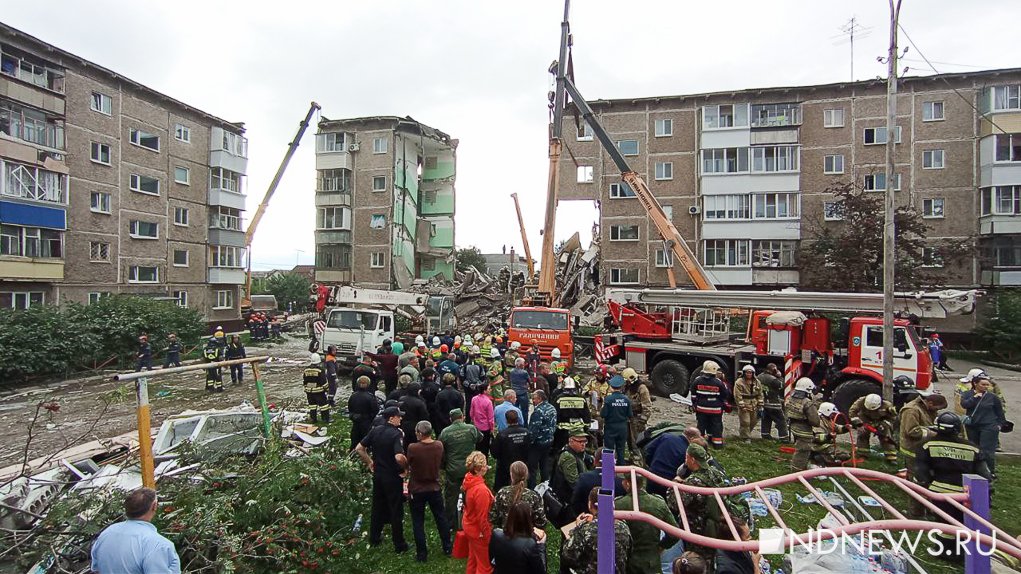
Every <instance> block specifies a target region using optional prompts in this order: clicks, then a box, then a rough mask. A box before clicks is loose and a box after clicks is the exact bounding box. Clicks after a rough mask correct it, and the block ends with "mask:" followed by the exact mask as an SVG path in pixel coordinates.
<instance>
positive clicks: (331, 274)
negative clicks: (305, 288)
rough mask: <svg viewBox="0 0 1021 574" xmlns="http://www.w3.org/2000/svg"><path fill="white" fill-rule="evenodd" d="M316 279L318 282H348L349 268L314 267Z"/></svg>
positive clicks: (349, 279) (349, 280)
mask: <svg viewBox="0 0 1021 574" xmlns="http://www.w3.org/2000/svg"><path fill="white" fill-rule="evenodd" d="M315 277H316V281H317V282H319V283H350V282H351V270H350V269H316V271H315Z"/></svg>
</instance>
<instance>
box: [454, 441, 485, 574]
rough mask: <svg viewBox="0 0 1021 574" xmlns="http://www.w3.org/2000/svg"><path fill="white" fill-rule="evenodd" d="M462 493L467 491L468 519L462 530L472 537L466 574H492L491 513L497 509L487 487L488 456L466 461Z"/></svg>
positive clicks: (474, 456)
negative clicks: (492, 508)
mask: <svg viewBox="0 0 1021 574" xmlns="http://www.w3.org/2000/svg"><path fill="white" fill-rule="evenodd" d="M465 469H467V471H468V474H466V475H464V482H463V483H462V484H461V490H463V491H464V515H463V520H462V529H463V530H464V533H465V535H466V536H467V537H468V567H467V568H466V569H465V574H491V573H492V572H493V567H492V565H491V564H490V563H489V538H490V536H491V535H492V533H493V527H492V526H491V525H490V524H489V509H490V508H491V507H492V506H493V493H492V492H490V491H489V487H488V486H486V470H488V469H489V464H488V460H487V459H486V455H484V454H482V453H481V452H479V451H474V452H472V453H471V454H469V455H468V458H467V459H465Z"/></svg>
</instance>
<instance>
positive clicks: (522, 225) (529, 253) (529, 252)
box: [511, 193, 535, 282]
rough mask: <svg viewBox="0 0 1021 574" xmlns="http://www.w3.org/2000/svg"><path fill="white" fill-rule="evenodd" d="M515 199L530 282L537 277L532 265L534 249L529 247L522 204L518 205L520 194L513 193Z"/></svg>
mask: <svg viewBox="0 0 1021 574" xmlns="http://www.w3.org/2000/svg"><path fill="white" fill-rule="evenodd" d="M511 197H512V198H514V209H515V211H517V212H518V227H520V228H521V242H522V243H524V244H525V259H527V260H528V281H529V282H531V281H532V280H533V277H535V264H534V263H532V249H531V248H530V247H529V246H528V234H527V233H525V220H524V218H522V217H521V204H520V203H518V194H516V193H512V194H511Z"/></svg>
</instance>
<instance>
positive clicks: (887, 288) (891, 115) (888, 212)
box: [883, 0, 901, 401]
mask: <svg viewBox="0 0 1021 574" xmlns="http://www.w3.org/2000/svg"><path fill="white" fill-rule="evenodd" d="M889 2H890V48H889V51H888V53H887V55H886V65H887V68H886V192H885V194H884V196H885V199H886V202H885V203H886V209H885V211H884V219H883V398H884V399H886V400H888V401H893V343H894V327H893V293H894V287H895V280H896V279H895V273H894V268H895V267H896V263H897V248H896V243H895V241H896V240H895V237H896V231H897V229H896V224H895V222H894V217H893V216H894V210H896V208H897V202H896V198H895V197H894V191H893V189H894V177H895V175H896V174H894V150H895V149H896V145H897V21H898V20H899V18H900V4H901V0H889Z"/></svg>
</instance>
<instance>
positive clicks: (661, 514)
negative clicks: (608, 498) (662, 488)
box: [614, 490, 677, 574]
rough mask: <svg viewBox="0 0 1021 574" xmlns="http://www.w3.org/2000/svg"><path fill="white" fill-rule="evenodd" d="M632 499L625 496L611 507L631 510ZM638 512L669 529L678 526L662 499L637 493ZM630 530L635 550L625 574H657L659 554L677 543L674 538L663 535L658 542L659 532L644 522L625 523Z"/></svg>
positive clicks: (627, 494)
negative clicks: (649, 515)
mask: <svg viewBox="0 0 1021 574" xmlns="http://www.w3.org/2000/svg"><path fill="white" fill-rule="evenodd" d="M633 502H634V497H633V496H632V495H631V493H629V492H625V493H624V494H623V495H622V496H620V497H618V498H617V500H616V502H615V503H614V508H615V509H616V510H634V508H633V507H632V503H633ZM638 508H639V509H640V510H641V511H642V512H646V513H649V514H651V515H652V516H655V517H656V518H658V519H660V520H662V521H663V522H666V523H667V524H669V525H670V526H675V527H676V526H677V521H676V520H675V519H674V515H673V514H671V513H670V508H669V507H667V504H666V501H665V500H663V497H661V496H659V495H657V494H649V493H647V492H645V491H644V490H640V491H638ZM628 528H629V529H631V538H632V541H633V543H634V550H632V552H631V559H630V560H628V564H627V566H628V574H645V573H646V572H658V571H659V568H660V556H659V553H660V550H661V549H664V548H670V547H671V546H673V545H674V544H676V543H677V538H675V537H673V536H670V535H669V534H666V535H665V536H664V537H663V539H662V540H661V539H660V537H659V536H660V530H659V528H656V527H655V526H653V525H651V524H649V523H647V522H639V521H634V522H631V521H629V522H628Z"/></svg>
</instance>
